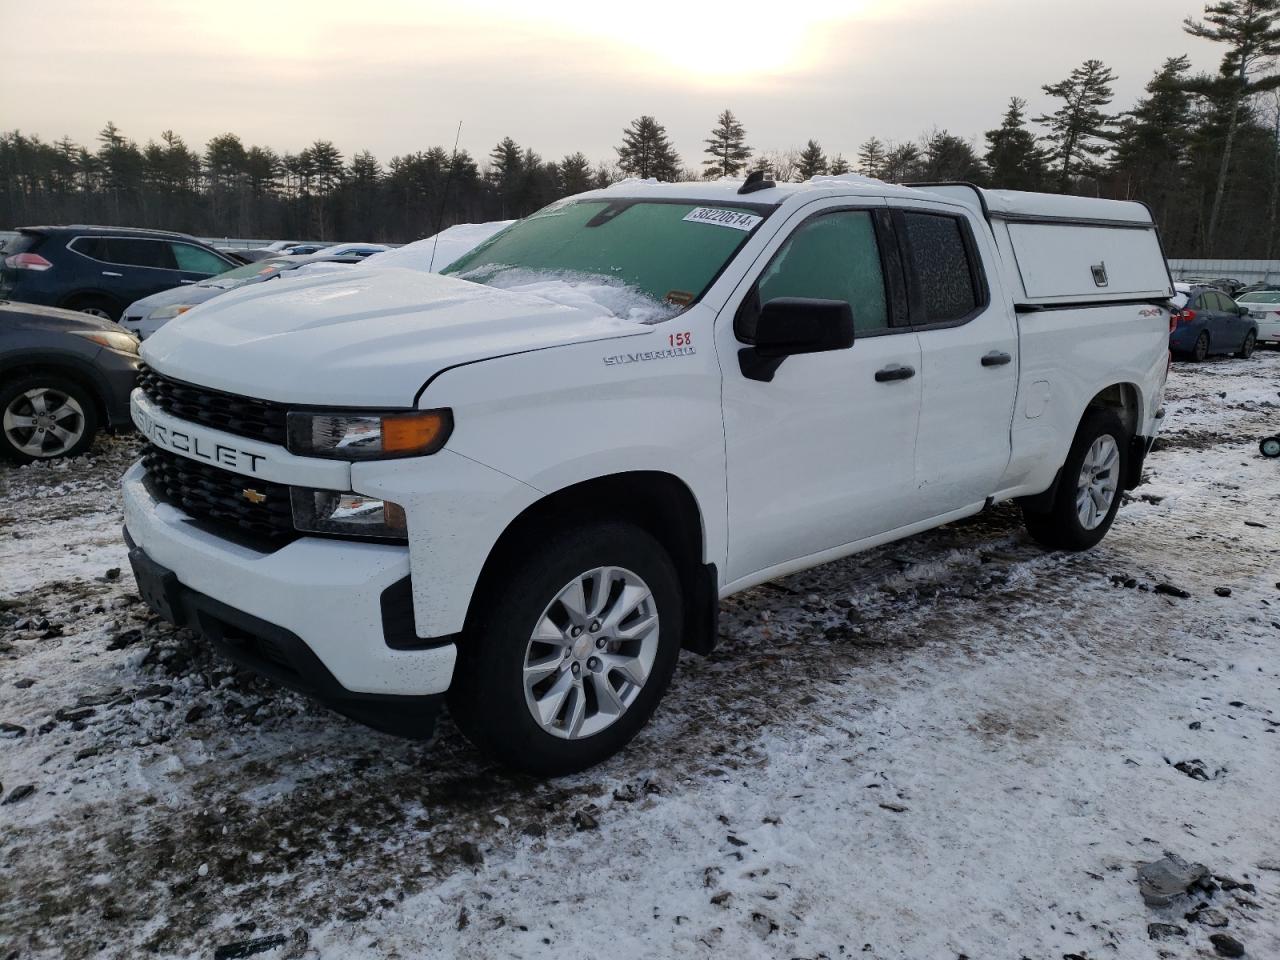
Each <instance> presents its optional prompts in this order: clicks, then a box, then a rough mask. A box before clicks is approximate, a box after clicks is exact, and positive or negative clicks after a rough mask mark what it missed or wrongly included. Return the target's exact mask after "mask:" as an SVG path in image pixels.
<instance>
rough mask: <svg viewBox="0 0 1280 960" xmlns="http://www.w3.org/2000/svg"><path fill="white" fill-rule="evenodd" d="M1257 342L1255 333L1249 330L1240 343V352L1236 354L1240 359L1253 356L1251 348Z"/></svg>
mask: <svg viewBox="0 0 1280 960" xmlns="http://www.w3.org/2000/svg"><path fill="white" fill-rule="evenodd" d="M1257 343H1258V337H1257V335H1256V334H1255V333H1254V332H1253V331H1252V330H1250V331H1249V333H1248V334H1247V335H1246V336H1245V338H1244V343H1242V344H1241V345H1240V352H1239V353H1237V354H1236V356H1237V357H1239V358H1240V359H1241V360H1248V359H1249V358H1250V357H1252V356H1253V348H1254V347H1255V346H1256V345H1257Z"/></svg>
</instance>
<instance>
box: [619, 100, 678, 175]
mask: <svg viewBox="0 0 1280 960" xmlns="http://www.w3.org/2000/svg"><path fill="white" fill-rule="evenodd" d="M614 149H615V150H617V152H618V166H619V167H620V168H622V172H623V173H625V174H627V175H628V176H633V177H640V178H642V179H648V178H649V177H656V178H657V179H659V180H665V181H668V182H670V181H672V180H675V178H676V174H677V173H678V172H679V169H680V155H679V154H678V153H676V151H675V148H674V147H672V146H671V141H670V140H668V139H667V129H666V127H664V126H663V125H662V124H660V123H659V122H658V121H657V120H655V119H654V118H653V117H651V116H647V115H646V116H643V117H638V118H637V119H635V120H632V121H631V126H629V127H627V129H625V130H623V131H622V146H620V147H615V148H614Z"/></svg>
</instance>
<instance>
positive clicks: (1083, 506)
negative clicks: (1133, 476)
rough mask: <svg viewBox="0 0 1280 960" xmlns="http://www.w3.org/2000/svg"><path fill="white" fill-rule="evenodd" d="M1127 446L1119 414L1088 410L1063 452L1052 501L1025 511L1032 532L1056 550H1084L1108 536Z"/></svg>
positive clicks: (1124, 466)
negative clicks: (1042, 507) (1041, 509)
mask: <svg viewBox="0 0 1280 960" xmlns="http://www.w3.org/2000/svg"><path fill="white" fill-rule="evenodd" d="M1128 446H1129V436H1128V432H1127V431H1126V430H1125V429H1124V425H1123V424H1122V423H1121V422H1120V418H1119V417H1117V416H1116V414H1115V413H1114V412H1113V411H1111V410H1108V409H1106V408H1102V407H1095V408H1093V409H1091V410H1090V411H1089V412H1088V413H1087V414H1086V415H1085V418H1084V420H1082V421H1081V423H1080V428H1079V430H1077V431H1076V437H1075V440H1074V441H1072V443H1071V450H1070V451H1069V452H1068V453H1067V462H1066V463H1065V464H1063V467H1062V474H1061V479H1060V480H1059V482H1058V491H1057V494H1056V495H1055V496H1054V500H1053V505H1052V506H1051V507H1050V508H1049V509H1048V510H1047V511H1044V512H1035V511H1031V510H1027V509H1024V510H1023V519H1024V520H1025V522H1026V525H1027V531H1028V532H1029V533H1030V534H1031V536H1032V537H1033V538H1035V539H1036V540H1037V541H1039V542H1040V543H1042V544H1044V545H1045V546H1047V547H1052V548H1054V549H1059V550H1087V549H1089V548H1090V547H1092V546H1094V545H1095V544H1096V543H1098V541H1100V540H1101V539H1102V538H1103V537H1104V536H1106V534H1107V531H1108V530H1110V529H1111V523H1112V521H1113V520H1115V516H1116V511H1117V510H1118V509H1119V508H1120V489H1121V483H1122V481H1123V479H1124V477H1125V470H1126V467H1127V466H1128V462H1129V459H1128Z"/></svg>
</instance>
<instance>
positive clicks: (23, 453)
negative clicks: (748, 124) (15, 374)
mask: <svg viewBox="0 0 1280 960" xmlns="http://www.w3.org/2000/svg"><path fill="white" fill-rule="evenodd" d="M97 432H98V406H97V404H96V403H95V401H94V398H93V395H92V394H91V393H89V391H88V390H86V389H85V388H84V387H82V386H80V384H78V383H76V382H75V381H73V380H69V379H67V378H66V377H61V376H59V375H58V374H56V373H33V374H28V375H26V376H24V377H20V378H19V379H18V380H16V381H15V382H13V383H11V384H8V385H7V386H5V387H4V388H3V389H0V456H3V457H4V458H5V459H7V460H11V461H14V462H16V463H31V462H32V461H34V460H55V459H57V458H59V457H75V456H78V455H80V454H82V453H84V451H86V450H87V449H89V445H90V444H92V443H93V438H94V436H95V435H96V434H97Z"/></svg>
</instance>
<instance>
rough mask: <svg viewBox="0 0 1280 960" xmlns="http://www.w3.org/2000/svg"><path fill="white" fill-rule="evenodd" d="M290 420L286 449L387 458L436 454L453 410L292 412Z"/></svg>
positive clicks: (337, 457) (341, 457) (310, 454)
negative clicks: (345, 412)
mask: <svg viewBox="0 0 1280 960" xmlns="http://www.w3.org/2000/svg"><path fill="white" fill-rule="evenodd" d="M288 423H289V439H288V447H289V452H290V453H296V454H298V455H300V456H304V457H328V458H330V459H333V460H387V459H391V458H393V457H422V456H426V455H427V454H430V453H435V452H436V451H437V450H439V449H440V448H441V447H443V446H444V444H445V441H446V440H448V439H449V434H450V433H451V432H452V431H453V413H452V412H451V411H449V410H423V411H414V412H413V413H367V414H329V413H291V414H289V420H288Z"/></svg>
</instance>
